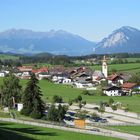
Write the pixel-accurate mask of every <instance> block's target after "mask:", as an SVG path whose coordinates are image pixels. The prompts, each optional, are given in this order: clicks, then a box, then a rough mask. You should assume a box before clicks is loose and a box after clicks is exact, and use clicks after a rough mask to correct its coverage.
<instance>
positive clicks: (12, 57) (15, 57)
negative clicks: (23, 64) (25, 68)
mask: <svg viewBox="0 0 140 140" xmlns="http://www.w3.org/2000/svg"><path fill="white" fill-rule="evenodd" d="M6 59H8V60H9V59H12V60H16V59H19V57H18V56H14V55H8V54H7V55H6V54H0V60H6Z"/></svg>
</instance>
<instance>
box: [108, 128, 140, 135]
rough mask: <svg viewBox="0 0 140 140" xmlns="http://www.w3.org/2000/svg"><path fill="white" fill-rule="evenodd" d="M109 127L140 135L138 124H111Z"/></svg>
mask: <svg viewBox="0 0 140 140" xmlns="http://www.w3.org/2000/svg"><path fill="white" fill-rule="evenodd" d="M110 128H113V129H114V130H118V131H123V132H127V133H131V134H135V135H139V136H140V126H111V127H110Z"/></svg>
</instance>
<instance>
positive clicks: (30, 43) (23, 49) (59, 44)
mask: <svg viewBox="0 0 140 140" xmlns="http://www.w3.org/2000/svg"><path fill="white" fill-rule="evenodd" d="M0 52H4V53H7V52H10V53H17V54H18V53H19V54H36V53H42V52H48V53H51V54H57V55H70V56H76V55H77V56H79V55H87V54H94V53H95V54H107V53H108V54H109V53H138V52H140V30H138V29H135V28H132V27H129V26H124V27H121V28H119V29H117V30H115V31H113V32H112V33H111V34H110V35H109V36H108V37H106V38H104V39H103V40H102V41H100V42H98V43H95V42H92V41H89V40H86V39H84V38H83V37H80V36H79V35H75V34H72V33H69V32H66V31H63V30H58V31H55V30H50V31H49V32H35V31H32V30H25V29H18V30H17V29H10V30H7V31H4V32H1V33H0Z"/></svg>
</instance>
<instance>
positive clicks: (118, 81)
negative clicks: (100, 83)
mask: <svg viewBox="0 0 140 140" xmlns="http://www.w3.org/2000/svg"><path fill="white" fill-rule="evenodd" d="M107 80H108V85H112V86H117V85H122V84H123V82H124V79H123V78H122V77H121V75H118V74H116V73H115V74H112V75H110V76H108V77H107Z"/></svg>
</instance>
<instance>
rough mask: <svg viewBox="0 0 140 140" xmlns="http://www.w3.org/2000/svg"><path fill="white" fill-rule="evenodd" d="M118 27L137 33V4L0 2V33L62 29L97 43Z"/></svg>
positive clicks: (134, 0) (139, 0)
mask: <svg viewBox="0 0 140 140" xmlns="http://www.w3.org/2000/svg"><path fill="white" fill-rule="evenodd" d="M122 26H131V27H134V28H137V29H140V0H1V1H0V32H2V31H5V30H8V29H11V28H15V29H31V30H34V31H49V30H51V29H54V30H60V29H62V30H65V31H68V32H71V33H74V34H78V35H80V36H82V37H84V38H86V39H88V40H91V41H100V40H101V39H103V38H104V37H107V36H108V35H109V34H110V33H111V32H112V31H113V30H116V29H118V28H120V27H122Z"/></svg>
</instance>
